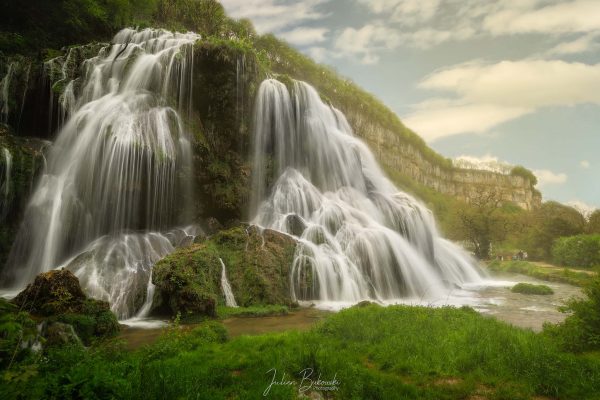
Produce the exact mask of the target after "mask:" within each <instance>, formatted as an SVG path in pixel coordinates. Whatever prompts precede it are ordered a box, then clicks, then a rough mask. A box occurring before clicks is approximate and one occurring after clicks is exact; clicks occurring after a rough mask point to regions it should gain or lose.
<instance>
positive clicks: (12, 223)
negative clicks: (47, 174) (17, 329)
mask: <svg viewBox="0 0 600 400" xmlns="http://www.w3.org/2000/svg"><path fill="white" fill-rule="evenodd" d="M46 145H47V142H45V141H43V140H40V139H35V138H21V137H16V136H12V135H10V134H9V133H8V130H7V129H6V128H5V127H3V126H1V125H0V275H1V273H2V268H3V266H4V264H5V263H6V260H7V259H8V255H9V252H10V245H11V243H12V240H13V239H14V237H15V235H16V234H17V230H18V227H19V223H20V222H21V218H22V216H23V211H24V209H25V205H26V203H27V201H28V200H29V195H30V194H31V188H32V187H33V183H34V180H35V178H36V177H37V175H38V171H39V170H40V168H41V167H42V166H43V163H44V159H43V150H44V148H45V146H46Z"/></svg>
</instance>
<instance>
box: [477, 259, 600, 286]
mask: <svg viewBox="0 0 600 400" xmlns="http://www.w3.org/2000/svg"><path fill="white" fill-rule="evenodd" d="M487 266H488V268H489V269H490V270H491V271H495V272H514V273H517V274H523V275H527V276H531V277H533V278H537V279H541V280H543V281H548V282H562V283H568V284H569V285H574V286H585V285H586V284H587V283H588V282H590V280H591V279H592V278H593V275H590V274H588V273H586V272H579V271H574V270H572V269H569V268H562V269H561V268H544V267H540V266H538V265H535V264H534V263H531V262H527V261H504V262H500V261H497V260H494V261H492V262H490V263H488V264H487Z"/></svg>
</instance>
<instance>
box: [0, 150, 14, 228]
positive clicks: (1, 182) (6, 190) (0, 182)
mask: <svg viewBox="0 0 600 400" xmlns="http://www.w3.org/2000/svg"><path fill="white" fill-rule="evenodd" d="M0 156H1V157H2V162H1V163H0V221H4V218H6V215H7V214H8V211H9V209H10V205H11V202H12V188H11V178H12V164H13V163H12V154H11V153H10V150H8V149H7V148H6V147H2V152H1V154H0Z"/></svg>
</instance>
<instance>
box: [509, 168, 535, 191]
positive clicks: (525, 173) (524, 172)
mask: <svg viewBox="0 0 600 400" xmlns="http://www.w3.org/2000/svg"><path fill="white" fill-rule="evenodd" d="M510 174H511V175H513V176H520V177H521V178H524V179H527V180H528V181H529V183H530V184H531V186H532V187H533V186H535V185H537V183H538V180H537V177H536V176H535V175H534V174H533V172H531V171H530V170H528V169H527V168H525V167H523V166H521V165H517V166H516V167H513V169H512V170H511V171H510Z"/></svg>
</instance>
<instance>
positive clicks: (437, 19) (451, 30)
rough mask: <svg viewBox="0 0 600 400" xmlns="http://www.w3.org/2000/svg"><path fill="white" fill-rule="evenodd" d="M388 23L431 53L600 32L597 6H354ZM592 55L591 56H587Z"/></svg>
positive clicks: (573, 46)
mask: <svg viewBox="0 0 600 400" xmlns="http://www.w3.org/2000/svg"><path fill="white" fill-rule="evenodd" d="M355 1H356V2H357V3H359V4H362V5H363V6H365V7H367V9H368V10H369V11H371V12H372V13H373V14H375V15H377V16H378V18H380V19H384V20H385V23H386V24H390V26H395V27H402V28H404V29H403V30H402V32H401V33H402V36H403V38H405V39H406V42H405V43H406V44H407V45H409V46H412V47H418V48H428V47H431V46H434V45H438V44H441V43H444V42H447V41H460V40H466V39H469V38H472V37H476V36H489V35H493V36H503V35H514V34H531V33H536V34H549V35H553V36H555V37H557V38H558V37H560V35H564V34H573V33H590V32H591V33H594V32H598V31H599V30H600V18H598V15H600V1H598V0H573V1H561V0H503V1H497V0H355ZM588 41H589V38H578V39H576V40H573V41H572V43H564V44H558V45H557V46H556V48H554V49H552V51H551V52H549V53H548V54H552V55H555V54H566V53H568V54H573V53H575V52H577V53H579V52H581V49H582V48H586V46H587V45H588V44H591V43H588ZM585 51H590V50H585Z"/></svg>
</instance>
